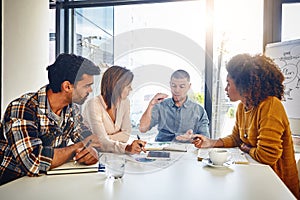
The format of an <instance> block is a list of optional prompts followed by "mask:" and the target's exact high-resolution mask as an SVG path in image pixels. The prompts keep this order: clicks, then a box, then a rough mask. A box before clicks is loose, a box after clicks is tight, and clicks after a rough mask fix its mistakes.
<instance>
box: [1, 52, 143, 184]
mask: <svg viewBox="0 0 300 200" xmlns="http://www.w3.org/2000/svg"><path fill="white" fill-rule="evenodd" d="M47 70H48V79H49V84H48V85H46V86H44V87H42V88H40V90H38V91H37V92H36V93H27V94H25V95H23V96H21V97H20V98H18V99H16V100H14V101H12V102H11V103H10V104H9V105H8V107H7V109H6V111H5V114H4V118H3V121H2V125H1V124H0V185H2V184H4V183H7V182H9V181H12V180H15V179H17V178H19V177H22V176H26V175H27V176H39V175H41V174H44V173H45V172H46V171H48V170H50V169H52V168H55V167H58V166H60V165H62V164H63V163H65V162H67V161H69V160H70V159H73V160H76V161H78V162H80V163H84V164H87V165H89V164H95V163H96V162H97V161H98V152H97V150H99V149H100V148H101V142H100V141H99V139H98V137H97V136H96V134H92V133H91V131H90V130H89V128H88V127H87V126H85V125H84V124H83V122H82V121H83V120H82V117H81V114H80V110H79V107H78V105H76V104H79V105H81V104H83V103H84V101H85V100H86V99H87V97H88V95H89V93H90V92H92V88H91V86H92V84H93V76H94V75H99V74H100V69H99V67H97V66H96V65H95V64H94V63H93V62H91V61H90V60H88V59H86V58H83V57H81V56H76V55H74V54H60V55H59V56H58V57H57V59H56V61H55V62H54V63H53V64H52V65H50V66H48V68H47ZM74 103H75V104H74ZM1 126H2V127H1ZM70 140H71V141H72V142H73V144H72V145H68V143H69V141H70ZM139 144H141V145H144V142H143V141H137V140H135V141H134V142H133V143H132V144H131V145H127V147H126V151H127V152H130V153H139V152H140V151H141V150H142V148H141V147H140V146H139ZM84 147H85V148H84Z"/></svg>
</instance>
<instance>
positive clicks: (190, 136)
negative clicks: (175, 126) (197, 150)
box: [176, 129, 194, 142]
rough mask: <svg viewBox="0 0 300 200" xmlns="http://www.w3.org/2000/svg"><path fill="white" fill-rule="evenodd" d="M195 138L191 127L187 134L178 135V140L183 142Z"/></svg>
mask: <svg viewBox="0 0 300 200" xmlns="http://www.w3.org/2000/svg"><path fill="white" fill-rule="evenodd" d="M193 138H194V134H193V130H192V129H189V130H187V131H186V133H185V134H183V135H178V136H176V140H178V141H181V142H188V141H189V142H192V141H193Z"/></svg>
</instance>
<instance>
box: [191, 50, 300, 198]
mask: <svg viewBox="0 0 300 200" xmlns="http://www.w3.org/2000/svg"><path fill="white" fill-rule="evenodd" d="M226 69H227V72H228V75H227V86H226V88H225V91H226V92H227V96H228V97H229V99H230V101H240V104H239V105H238V108H237V113H236V123H235V126H234V128H233V131H232V134H231V135H228V136H227V137H224V138H220V139H218V140H213V139H208V138H206V137H204V136H201V135H199V136H196V138H197V139H196V140H194V145H195V146H196V147H198V148H205V147H237V146H238V147H240V149H241V150H242V151H244V152H246V153H248V154H249V155H250V156H251V157H252V158H253V159H255V160H256V161H258V162H260V163H264V164H267V165H270V166H271V167H272V169H273V170H274V171H275V172H276V174H277V175H278V176H279V177H280V178H281V180H282V181H283V182H284V183H285V184H286V186H287V187H288V188H289V189H290V190H291V192H292V193H293V194H294V195H295V196H296V197H297V198H299V181H298V172H297V167H296V161H295V157H294V148H293V141H292V137H291V129H290V125H289V121H288V117H287V115H286V112H285V109H284V107H283V105H282V103H281V100H282V99H283V94H284V85H283V80H284V76H283V74H282V73H281V71H280V69H279V68H278V67H277V66H276V64H275V63H274V62H273V61H272V60H271V59H270V58H268V57H266V56H263V55H256V56H250V55H248V54H240V55H237V56H235V57H233V58H232V59H231V60H230V61H229V62H228V64H227V67H226Z"/></svg>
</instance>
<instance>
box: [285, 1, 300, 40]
mask: <svg viewBox="0 0 300 200" xmlns="http://www.w3.org/2000/svg"><path fill="white" fill-rule="evenodd" d="M299 10H300V3H286V4H282V32H281V41H288V40H295V39H300V26H298V25H297V23H298V22H297V21H298V19H300V12H299Z"/></svg>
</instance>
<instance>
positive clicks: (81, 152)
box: [73, 145, 99, 165]
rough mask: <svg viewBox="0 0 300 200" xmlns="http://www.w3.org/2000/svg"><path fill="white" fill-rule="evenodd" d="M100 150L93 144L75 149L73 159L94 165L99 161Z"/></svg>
mask: <svg viewBox="0 0 300 200" xmlns="http://www.w3.org/2000/svg"><path fill="white" fill-rule="evenodd" d="M98 159H99V158H98V152H97V150H96V149H95V148H93V147H92V146H91V145H90V146H88V147H83V148H79V149H76V150H75V156H74V157H73V160H74V161H76V162H79V163H84V164H86V165H92V164H95V163H97V162H98Z"/></svg>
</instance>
